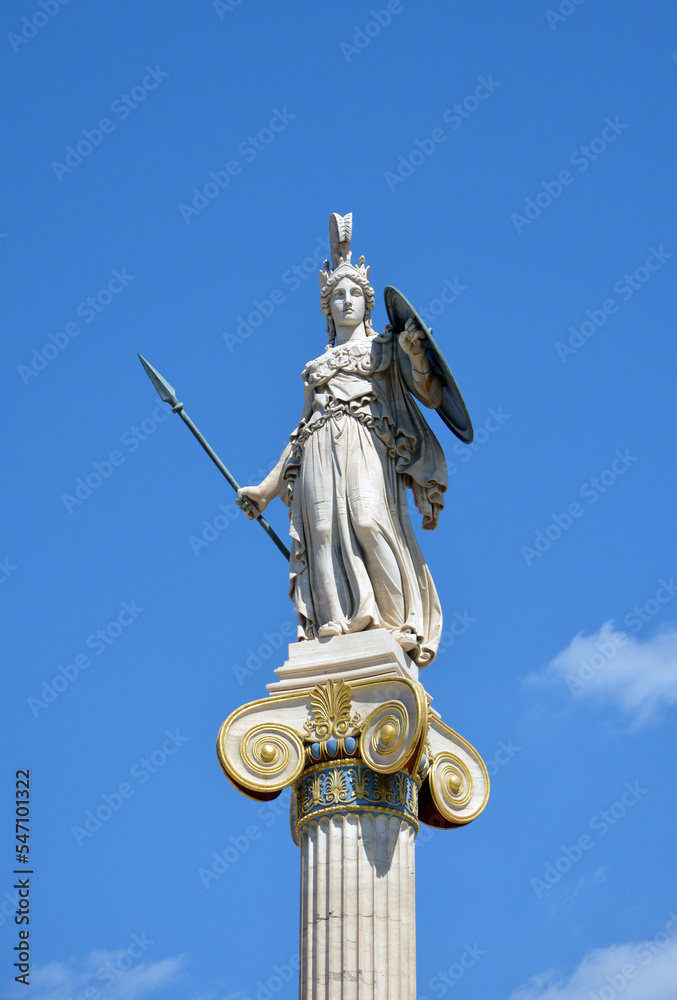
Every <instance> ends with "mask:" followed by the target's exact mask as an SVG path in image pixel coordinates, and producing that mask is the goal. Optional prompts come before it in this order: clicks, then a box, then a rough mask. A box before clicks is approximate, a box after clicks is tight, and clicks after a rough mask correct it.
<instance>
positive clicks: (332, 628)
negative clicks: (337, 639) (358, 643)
mask: <svg viewBox="0 0 677 1000" xmlns="http://www.w3.org/2000/svg"><path fill="white" fill-rule="evenodd" d="M342 634H343V629H342V628H341V623H340V622H327V623H326V624H325V625H320V627H319V628H318V630H317V635H318V638H320V639H327V638H329V636H332V635H342Z"/></svg>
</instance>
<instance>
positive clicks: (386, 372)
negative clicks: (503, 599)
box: [282, 333, 447, 666]
mask: <svg viewBox="0 0 677 1000" xmlns="http://www.w3.org/2000/svg"><path fill="white" fill-rule="evenodd" d="M301 377H302V379H303V381H304V385H305V389H306V405H305V407H304V413H303V416H302V419H301V421H300V423H299V425H298V427H297V428H296V430H295V431H294V432H293V433H292V435H291V439H290V440H291V449H290V453H289V455H288V458H287V460H286V463H285V466H284V469H283V480H284V482H285V484H286V489H285V490H284V491H283V493H282V497H283V499H284V500H285V502H286V503H287V504H288V505H289V508H290V534H291V538H292V545H291V560H290V591H289V593H290V597H291V598H292V601H293V602H294V605H295V608H296V611H297V616H298V638H299V639H313V638H317V637H318V631H319V629H320V628H321V627H322V626H326V625H327V624H328V623H331V625H332V627H333V632H334V633H339V632H341V633H346V632H357V631H360V630H362V629H365V628H386V629H388V630H389V631H390V632H391V634H392V635H393V637H394V638H395V639H396V640H397V641H398V642H399V643H400V645H402V647H403V648H404V649H405V650H406V651H407V652H408V653H409V655H410V656H411V658H412V659H413V660H414V661H415V662H416V663H417V664H418V665H419V666H426V665H427V664H428V663H430V662H431V661H432V660H433V658H434V656H435V653H436V651H437V646H438V643H439V639H440V633H441V629H442V610H441V607H440V602H439V598H438V596H437V591H436V590H435V585H434V583H433V581H432V577H431V575H430V571H429V570H428V567H427V565H426V563H425V561H424V559H423V555H422V553H421V550H420V548H419V545H418V542H417V540H416V536H415V535H414V531H413V528H412V524H411V520H410V517H409V510H408V507H407V496H406V490H407V488H411V489H412V490H413V494H414V500H415V503H416V506H417V508H418V510H419V512H420V513H421V514H422V515H423V527H424V528H435V527H436V525H437V517H438V514H439V512H440V510H441V509H442V507H443V506H444V500H443V493H444V491H445V490H446V487H447V467H446V462H445V459H444V454H443V452H442V449H441V447H440V444H439V442H438V441H437V438H436V437H435V435H434V434H433V432H432V431H431V429H430V427H429V426H428V424H427V423H426V421H425V419H424V418H423V415H422V414H421V412H420V410H419V408H418V406H417V405H416V403H415V402H414V400H413V398H412V396H411V394H410V393H411V392H413V393H414V394H415V395H416V396H417V397H418V398H419V400H420V401H421V402H422V403H424V404H425V405H432V404H431V400H430V399H429V398H427V397H426V395H425V389H422V388H421V387H420V386H419V385H418V383H417V382H415V381H414V379H413V377H412V373H411V365H410V362H409V359H408V357H407V355H406V354H405V353H404V351H402V349H401V348H400V347H399V345H398V342H397V338H396V337H395V338H393V337H392V336H391V335H390V334H389V333H384V334H380V335H378V336H371V337H366V338H364V339H360V340H357V341H350V342H349V343H347V344H344V345H341V346H338V347H328V348H327V350H326V351H325V353H324V354H323V355H322V356H321V357H319V358H316V359H315V360H313V361H310V362H309V363H308V364H307V365H306V367H305V369H304V370H303V373H302V376H301ZM325 634H326V632H325Z"/></svg>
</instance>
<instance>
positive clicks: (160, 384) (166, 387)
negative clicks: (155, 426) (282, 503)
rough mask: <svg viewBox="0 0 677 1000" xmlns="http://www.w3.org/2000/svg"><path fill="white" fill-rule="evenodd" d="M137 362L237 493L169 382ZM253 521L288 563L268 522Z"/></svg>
mask: <svg viewBox="0 0 677 1000" xmlns="http://www.w3.org/2000/svg"><path fill="white" fill-rule="evenodd" d="M139 361H140V362H141V364H142V365H143V367H144V368H145V370H146V374H147V375H148V378H149V379H150V380H151V382H152V383H153V385H154V386H155V388H156V390H157V392H158V395H159V396H160V399H161V400H162V401H163V402H165V403H169V405H170V406H171V408H172V411H173V412H174V413H178V414H179V416H180V417H181V419H182V420H183V422H184V424H185V425H186V427H187V428H188V430H189V431H190V432H191V434H192V435H193V437H194V438H195V439H196V440H197V441H198V442H199V443H200V444H201V445H202V447H203V448H204V450H205V451H206V452H207V454H208V455H209V457H210V458H211V460H212V462H213V463H214V465H215V466H216V468H217V469H218V470H219V472H220V473H221V475H222V476H225V478H226V479H227V480H228V482H229V483H230V485H231V486H232V487H233V489H234V490H235V492H236V493H237V491H238V490H239V489H240V488H241V487H240V484H239V483H238V481H237V479H235V477H234V476H233V475H232V474H231V473H230V472H229V471H228V469H227V468H226V466H225V465H224V464H223V462H222V461H221V459H220V458H219V456H218V455H217V454H216V452H215V451H214V449H213V448H212V446H211V445H210V444H209V442H208V441H207V439H206V438H205V437H204V435H203V434H201V433H200V431H199V430H198V428H197V427H196V426H195V424H194V423H193V421H192V420H191V419H190V417H189V416H188V414H187V413H186V411H185V409H184V406H183V403H180V402H179V400H178V397H177V395H176V392H175V391H174V389H173V388H172V386H171V385H170V384H169V382H168V381H167V380H166V379H165V378H163V377H162V375H160V373H159V371H157V369H155V368H153V366H152V365H151V364H149V362H148V361H146V359H145V358H144V357H142V356H141V355H140V354H139ZM247 507H251V509H254V510H255V509H256V508H255V507H254V504H253V502H252V501H248V503H247V505H246V506H243V509H244V510H246V509H247ZM255 520H257V521H258V522H259V524H260V525H261V527H262V528H263V530H264V531H265V532H266V534H268V535H269V536H270V538H271V540H272V541H273V542H274V543H275V545H276V546H277V548H278V549H279V550H280V552H281V553H282V555H283V556H284V557H285V559H286V560H287V561H289V559H290V552H289V549H288V548H287V546H286V545H285V544H284V542H283V541H282V539H281V538H280V537H279V535H278V534H277V533H276V532H275V531H274V529H273V528H272V527H271V526H270V524H269V523H268V521H266V519H265V517H263V516H262V515H261V514H259V515H258V516H257V517H256V518H255Z"/></svg>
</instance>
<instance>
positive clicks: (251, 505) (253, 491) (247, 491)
mask: <svg viewBox="0 0 677 1000" xmlns="http://www.w3.org/2000/svg"><path fill="white" fill-rule="evenodd" d="M235 503H236V504H237V505H238V507H241V508H242V510H243V511H244V512H245V514H246V515H247V517H248V518H249V520H250V521H252V520H253V519H254V518H255V517H258V516H259V514H262V513H263V511H264V509H265V508H266V507H267V506H268V500H267V499H266V498H265V497H264V496H263V493H262V490H261V487H260V486H244V487H242V488H241V489H239V490H238V491H237V495H236V497H235Z"/></svg>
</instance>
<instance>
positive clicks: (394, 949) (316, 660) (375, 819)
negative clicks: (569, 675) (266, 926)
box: [217, 629, 489, 1000]
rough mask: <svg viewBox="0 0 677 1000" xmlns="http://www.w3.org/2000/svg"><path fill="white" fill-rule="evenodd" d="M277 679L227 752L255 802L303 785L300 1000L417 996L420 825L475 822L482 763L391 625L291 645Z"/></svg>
mask: <svg viewBox="0 0 677 1000" xmlns="http://www.w3.org/2000/svg"><path fill="white" fill-rule="evenodd" d="M276 674H277V675H278V678H279V679H278V680H277V681H274V682H272V683H271V684H269V685H268V690H269V692H270V695H269V697H267V698H261V699H259V700H258V701H253V702H249V703H248V704H247V705H243V706H242V707H241V708H238V709H236V710H235V711H234V712H232V713H231V714H230V715H229V716H228V718H227V719H226V721H225V722H224V723H223V725H222V726H221V730H220V732H219V737H218V741H217V751H218V756H219V761H220V763H221V767H222V768H223V771H224V773H225V775H226V777H227V778H228V779H229V780H230V781H231V782H232V784H233V785H234V786H235V788H236V789H237V790H238V791H240V792H243V793H244V794H245V795H248V796H249V797H250V798H253V799H259V800H260V801H267V800H269V799H272V798H275V797H276V796H277V795H279V794H280V792H281V791H282V789H283V788H287V787H291V788H292V796H291V814H290V825H291V833H292V836H293V838H294V841H295V843H296V844H297V845H298V846H299V847H300V852H301V941H300V993H299V995H300V998H301V1000H415V997H416V927H415V907H414V840H415V837H416V833H417V832H418V824H419V821H420V822H423V823H427V824H428V825H430V826H434V827H436V828H437V829H451V828H452V827H455V826H462V825H464V824H466V823H470V822H471V821H472V820H473V819H475V817H476V816H478V815H479V814H480V813H481V812H482V810H483V809H484V807H485V805H486V802H487V798H488V795H489V777H488V775H487V770H486V767H485V766H484V762H483V761H482V758H481V757H480V755H479V754H478V753H477V751H476V750H475V749H474V747H472V746H471V745H470V744H469V743H468V742H467V740H464V739H463V737H462V736H459V734H458V733H456V732H454V730H453V729H450V728H449V726H447V725H445V723H444V722H442V720H441V718H440V716H439V714H438V713H437V712H436V711H435V710H434V709H433V708H432V706H431V704H430V702H431V701H432V699H431V698H430V696H429V695H428V694H427V693H426V691H425V689H424V688H423V685H422V684H421V683H420V681H419V680H418V672H417V671H416V668H415V667H414V666H413V664H411V661H409V659H408V657H406V655H405V654H404V653H403V651H402V649H401V647H400V646H398V644H397V643H396V642H395V640H394V639H393V638H392V636H391V635H390V634H389V633H388V632H387V631H386V630H385V629H374V630H371V631H368V632H360V633H358V634H356V635H344V636H336V637H334V638H332V639H329V640H309V641H306V642H303V643H298V644H292V646H290V651H289V660H288V661H287V662H286V663H285V664H283V665H282V666H281V667H279V668H278V669H277V670H276Z"/></svg>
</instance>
